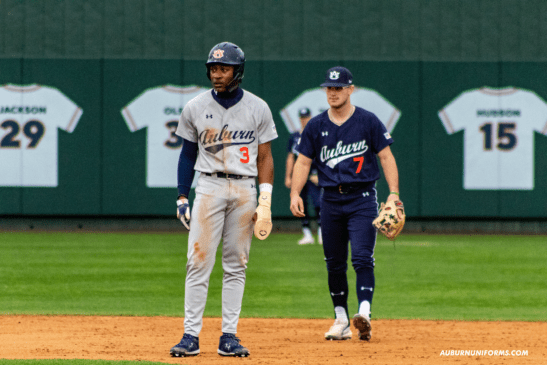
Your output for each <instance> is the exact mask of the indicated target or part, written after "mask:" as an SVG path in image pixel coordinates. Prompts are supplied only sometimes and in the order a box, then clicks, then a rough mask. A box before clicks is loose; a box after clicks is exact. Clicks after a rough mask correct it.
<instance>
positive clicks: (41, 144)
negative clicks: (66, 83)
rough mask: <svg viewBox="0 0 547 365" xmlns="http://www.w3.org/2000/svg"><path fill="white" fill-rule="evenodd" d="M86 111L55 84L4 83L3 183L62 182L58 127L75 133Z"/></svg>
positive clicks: (0, 107) (0, 125)
mask: <svg viewBox="0 0 547 365" xmlns="http://www.w3.org/2000/svg"><path fill="white" fill-rule="evenodd" d="M82 113H83V111H82V109H81V108H79V107H78V106H77V105H76V104H74V103H73V102H72V101H71V100H70V99H69V98H68V97H66V96H65V95H64V94H63V93H62V92H61V91H59V90H57V89H55V88H53V87H48V86H42V85H37V84H33V85H14V84H7V85H4V86H2V87H0V172H1V173H0V186H14V187H15V186H17V187H56V186H58V160H59V158H58V129H62V130H64V131H66V132H68V133H72V132H73V131H74V129H75V128H76V125H77V124H78V120H79V119H80V117H81V116H82ZM75 152H76V151H75Z"/></svg>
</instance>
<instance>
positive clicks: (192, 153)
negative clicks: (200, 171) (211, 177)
mask: <svg viewBox="0 0 547 365" xmlns="http://www.w3.org/2000/svg"><path fill="white" fill-rule="evenodd" d="M197 158H198V144H197V143H194V142H190V141H188V140H186V139H183V142H182V149H181V151H180V157H179V165H178V169H177V183H178V185H177V188H178V191H179V195H185V196H188V194H190V188H191V187H192V180H193V178H194V165H195V164H196V160H197Z"/></svg>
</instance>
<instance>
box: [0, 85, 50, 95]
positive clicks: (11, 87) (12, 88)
mask: <svg viewBox="0 0 547 365" xmlns="http://www.w3.org/2000/svg"><path fill="white" fill-rule="evenodd" d="M41 87H42V86H40V85H38V84H34V85H14V84H6V85H4V89H6V90H8V91H17V92H21V93H28V92H32V91H36V90H39V89H40V88H41Z"/></svg>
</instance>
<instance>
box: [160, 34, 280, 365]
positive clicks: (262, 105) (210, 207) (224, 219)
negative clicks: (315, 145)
mask: <svg viewBox="0 0 547 365" xmlns="http://www.w3.org/2000/svg"><path fill="white" fill-rule="evenodd" d="M244 66H245V55H244V53H243V51H242V50H241V49H240V48H239V47H238V46H236V45H235V44H233V43H229V42H223V43H219V44H217V45H215V46H214V47H213V48H212V49H211V52H210V53H209V57H208V59H207V62H206V67H207V77H208V78H209V79H210V80H211V83H212V86H213V89H212V90H210V91H207V92H204V93H202V94H200V95H198V96H196V97H195V98H194V99H192V100H191V101H189V102H188V103H187V104H186V106H185V107H184V110H183V111H182V114H181V116H180V119H179V124H178V127H177V131H176V133H177V135H179V136H180V137H182V138H183V146H182V150H181V154H180V159H179V164H178V190H179V196H178V199H177V206H178V207H177V217H178V218H179V219H180V220H181V222H182V223H183V224H184V226H186V228H188V229H189V237H188V261H187V264H186V271H187V273H186V282H185V297H184V311H185V318H184V335H183V337H182V339H181V340H180V342H179V343H178V344H177V345H175V346H174V347H173V348H171V351H170V353H171V356H176V357H178V356H193V355H198V354H199V352H200V349H199V333H200V331H201V328H202V322H203V320H202V318H203V312H204V310H205V303H206V300H207V290H208V286H209V277H210V275H211V272H212V270H213V266H214V263H215V256H216V251H217V249H218V246H219V244H220V240H221V239H222V241H223V243H222V268H223V270H224V276H223V280H222V336H221V337H220V342H219V347H218V351H217V352H218V353H219V354H220V355H223V356H241V357H244V356H249V354H250V352H249V350H248V349H247V348H245V347H243V346H242V345H241V344H240V339H239V338H237V337H236V336H235V335H236V332H237V324H238V321H239V314H240V312H241V303H242V300H243V291H244V288H245V269H246V268H247V262H248V260H249V250H250V247H251V240H252V236H253V231H254V234H255V235H256V236H257V237H258V238H259V239H265V238H266V237H268V235H269V234H270V232H271V228H272V223H271V208H270V207H271V193H272V184H273V176H274V174H273V158H272V153H271V141H272V140H273V139H275V138H277V131H276V129H275V124H274V121H273V118H272V113H271V111H270V108H269V107H268V105H267V104H266V102H265V101H264V100H262V99H260V98H259V97H257V96H255V95H253V94H252V93H250V92H248V91H246V90H243V89H241V88H240V87H239V84H240V82H241V79H242V78H243V71H244ZM198 152H199V153H198ZM194 170H196V171H199V172H200V176H199V179H198V182H197V186H196V198H195V200H194V204H193V207H192V214H190V204H189V202H188V193H189V191H190V186H191V184H192V178H193V176H194ZM257 177H258V183H259V186H258V188H259V190H260V196H259V198H258V206H257V189H256V178H257ZM191 216H192V219H190V217H191Z"/></svg>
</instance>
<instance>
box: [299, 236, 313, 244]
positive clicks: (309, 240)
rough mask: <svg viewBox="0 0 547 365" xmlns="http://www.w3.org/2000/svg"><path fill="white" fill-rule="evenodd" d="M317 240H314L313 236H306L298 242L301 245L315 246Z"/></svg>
mask: <svg viewBox="0 0 547 365" xmlns="http://www.w3.org/2000/svg"><path fill="white" fill-rule="evenodd" d="M314 243H315V240H314V239H313V236H304V237H302V238H301V239H300V241H298V244H299V245H311V244H314Z"/></svg>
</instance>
